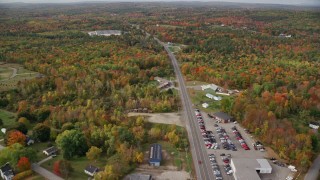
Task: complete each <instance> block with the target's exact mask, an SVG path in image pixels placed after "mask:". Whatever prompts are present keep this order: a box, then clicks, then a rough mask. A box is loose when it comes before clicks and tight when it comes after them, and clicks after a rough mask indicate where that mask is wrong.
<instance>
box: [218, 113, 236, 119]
mask: <svg viewBox="0 0 320 180" xmlns="http://www.w3.org/2000/svg"><path fill="white" fill-rule="evenodd" d="M213 116H216V117H218V118H220V119H226V120H228V119H232V118H233V117H232V116H230V115H229V114H226V113H224V112H216V113H214V114H213Z"/></svg>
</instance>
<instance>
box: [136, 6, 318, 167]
mask: <svg viewBox="0 0 320 180" xmlns="http://www.w3.org/2000/svg"><path fill="white" fill-rule="evenodd" d="M175 11H176V10H173V9H168V10H166V11H164V12H159V14H157V13H154V14H153V16H152V15H151V16H152V18H153V21H152V22H151V21H149V22H145V23H144V28H145V29H146V30H147V31H148V32H150V33H152V34H153V35H155V36H158V37H159V38H160V39H162V40H163V41H167V42H173V43H178V44H184V45H186V47H185V48H183V50H182V51H181V52H180V53H178V54H177V56H178V57H179V60H180V62H181V69H182V72H183V74H184V75H185V76H186V78H187V80H200V81H205V82H207V83H214V84H217V85H219V86H222V87H224V88H231V89H239V90H241V91H242V93H241V94H240V95H239V96H237V97H236V98H235V99H234V100H231V99H228V100H224V101H223V102H222V109H223V110H224V111H226V112H228V113H231V114H232V115H233V116H234V117H235V118H236V119H237V120H238V121H239V122H241V124H242V125H244V126H245V127H246V128H248V129H249V130H250V131H252V132H254V134H255V135H256V136H257V137H258V138H259V139H261V140H262V141H263V142H265V143H266V144H269V145H270V146H271V147H273V149H274V150H276V151H277V152H278V153H279V155H280V157H282V158H284V159H287V160H289V161H290V162H291V163H295V164H296V165H298V166H300V167H302V168H307V167H308V166H309V165H310V163H311V160H312V157H313V156H314V155H317V154H318V152H319V149H320V146H319V135H318V133H317V132H314V131H313V130H311V129H310V128H309V127H308V126H309V123H310V122H312V123H314V122H317V121H318V122H319V118H320V81H319V78H320V74H319V73H320V71H319V69H320V61H319V59H320V51H319V49H320V40H319V35H320V23H319V22H320V21H319V19H320V12H319V11H318V10H312V9H309V10H306V9H299V10H297V9H291V10H290V9H271V8H261V9H256V8H252V9H243V8H237V7H234V8H229V9H223V8H222V9H220V8H211V7H194V8H185V9H178V10H177V11H179V13H175ZM145 18H146V19H150V17H145ZM141 23H143V22H141Z"/></svg>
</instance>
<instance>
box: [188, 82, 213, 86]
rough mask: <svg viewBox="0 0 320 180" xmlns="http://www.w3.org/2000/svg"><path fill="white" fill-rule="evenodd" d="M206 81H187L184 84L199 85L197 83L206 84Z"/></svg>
mask: <svg viewBox="0 0 320 180" xmlns="http://www.w3.org/2000/svg"><path fill="white" fill-rule="evenodd" d="M207 84H208V83H206V82H201V81H187V82H186V86H199V85H207Z"/></svg>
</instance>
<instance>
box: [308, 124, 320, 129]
mask: <svg viewBox="0 0 320 180" xmlns="http://www.w3.org/2000/svg"><path fill="white" fill-rule="evenodd" d="M309 127H310V128H312V129H315V130H318V129H319V124H318V123H315V122H311V123H310V124H309Z"/></svg>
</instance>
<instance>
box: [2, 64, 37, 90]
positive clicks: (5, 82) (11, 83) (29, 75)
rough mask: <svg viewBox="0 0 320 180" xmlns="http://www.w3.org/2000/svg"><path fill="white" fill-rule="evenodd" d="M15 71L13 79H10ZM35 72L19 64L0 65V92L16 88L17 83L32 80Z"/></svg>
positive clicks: (35, 74)
mask: <svg viewBox="0 0 320 180" xmlns="http://www.w3.org/2000/svg"><path fill="white" fill-rule="evenodd" d="M12 68H14V69H17V74H16V76H15V77H13V78H10V77H11V75H12V74H13V72H14V70H13V69H12ZM37 74H38V73H37V72H34V71H29V70H27V69H25V68H23V67H22V66H21V65H20V64H1V65H0V80H1V81H0V91H7V90H10V89H14V88H16V86H17V84H18V82H19V81H20V82H22V81H26V80H28V79H33V78H35V77H36V76H37Z"/></svg>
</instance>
